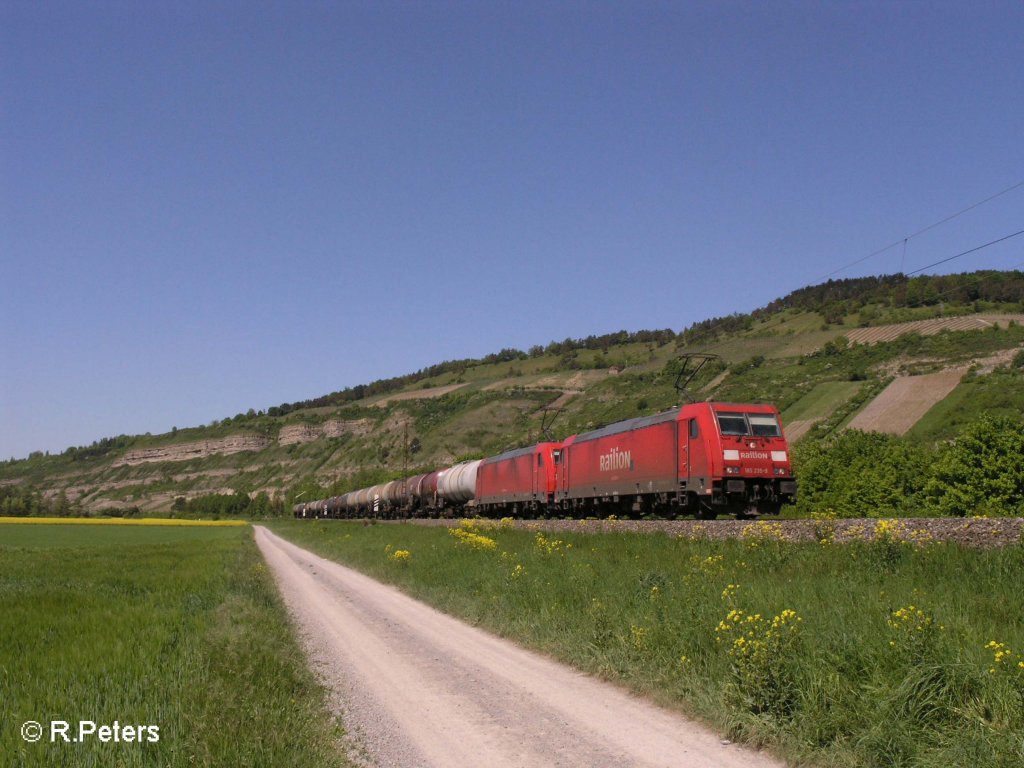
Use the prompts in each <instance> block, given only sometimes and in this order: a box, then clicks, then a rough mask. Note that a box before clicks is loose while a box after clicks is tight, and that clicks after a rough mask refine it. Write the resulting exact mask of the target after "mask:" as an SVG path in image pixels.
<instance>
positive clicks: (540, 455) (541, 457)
mask: <svg viewBox="0 0 1024 768" xmlns="http://www.w3.org/2000/svg"><path fill="white" fill-rule="evenodd" d="M537 466H538V467H543V466H544V454H543V453H538V454H537Z"/></svg>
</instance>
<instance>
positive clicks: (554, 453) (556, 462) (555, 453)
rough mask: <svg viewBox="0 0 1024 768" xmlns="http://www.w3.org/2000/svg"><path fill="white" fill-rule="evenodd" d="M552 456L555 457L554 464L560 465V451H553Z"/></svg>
mask: <svg viewBox="0 0 1024 768" xmlns="http://www.w3.org/2000/svg"><path fill="white" fill-rule="evenodd" d="M553 455H554V457H555V464H561V463H562V452H561V451H553Z"/></svg>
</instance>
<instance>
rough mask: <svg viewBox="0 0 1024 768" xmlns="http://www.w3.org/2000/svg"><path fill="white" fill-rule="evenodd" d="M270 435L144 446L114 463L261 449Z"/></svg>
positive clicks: (197, 457)
mask: <svg viewBox="0 0 1024 768" xmlns="http://www.w3.org/2000/svg"><path fill="white" fill-rule="evenodd" d="M271 442H272V441H271V440H270V438H268V437H263V436H262V435H233V436H231V437H224V438H221V439H219V440H200V441H198V442H194V443H181V444H179V445H166V446H163V447H160V448H143V449H141V450H134V451H128V452H127V453H125V455H124V456H122V457H121V458H119V459H116V460H115V461H114V463H113V466H115V467H123V466H125V465H128V466H130V467H133V466H136V465H138V464H153V463H156V462H160V461H187V460H188V459H201V458H204V457H206V456H213V455H215V454H221V455H224V454H230V453H241V452H242V451H261V450H263V449H264V448H266V447H267V446H268V445H270V444H271Z"/></svg>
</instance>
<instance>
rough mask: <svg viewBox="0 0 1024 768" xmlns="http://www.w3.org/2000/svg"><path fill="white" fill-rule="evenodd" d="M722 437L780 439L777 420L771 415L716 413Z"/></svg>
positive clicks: (780, 431)
mask: <svg viewBox="0 0 1024 768" xmlns="http://www.w3.org/2000/svg"><path fill="white" fill-rule="evenodd" d="M715 415H716V416H718V428H719V429H720V430H721V431H722V434H723V435H736V436H738V437H748V436H754V437H782V430H781V429H780V428H779V420H778V419H776V418H775V415H774V414H771V413H717V414H715Z"/></svg>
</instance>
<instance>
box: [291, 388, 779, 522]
mask: <svg viewBox="0 0 1024 768" xmlns="http://www.w3.org/2000/svg"><path fill="white" fill-rule="evenodd" d="M795 498H796V479H795V478H794V476H793V468H792V464H791V461H790V454H789V445H788V443H787V442H786V438H785V435H784V433H783V431H782V423H781V421H780V420H779V412H778V409H776V408H775V407H774V406H771V405H754V404H737V403H713V402H702V403H690V404H688V405H684V406H682V407H679V408H673V409H671V410H669V411H665V412H664V413H659V414H656V415H654V416H644V417H641V418H637V419H629V420H628V421H620V422H618V423H616V424H611V425H609V426H607V427H603V428H601V429H597V430H594V431H592V432H585V433H583V434H578V435H573V436H572V437H569V438H566V439H565V440H563V441H561V442H543V443H538V444H537V445H532V446H529V447H527V448H520V449H517V450H514V451H508V452H506V453H503V454H501V455H499V456H494V457H491V458H487V459H483V460H482V461H472V462H463V463H462V464H457V465H455V466H454V467H449V468H448V469H445V470H440V471H438V472H433V473H430V474H429V475H417V476H416V477H412V478H409V479H408V480H405V481H395V482H394V483H388V484H386V485H382V486H374V487H373V488H370V489H363V490H361V491H353V492H351V493H348V494H345V495H343V496H338V497H334V498H331V499H328V500H324V501H317V502H309V503H307V504H298V505H296V506H295V507H294V509H293V511H294V514H295V516H296V517H325V516H326V517H356V516H369V517H411V516H421V517H422V516H439V515H448V516H451V515H455V514H466V515H474V514H483V515H494V516H498V515H502V516H504V515H511V516H517V515H519V516H525V515H552V514H555V515H572V516H576V517H583V516H593V515H600V516H604V515H608V514H619V515H631V516H641V515H648V514H656V515H668V516H675V515H678V514H693V515H695V516H697V517H701V518H713V517H715V516H717V515H718V514H722V513H731V514H735V515H737V516H741V517H742V516H747V515H757V514H777V513H778V512H779V510H780V509H781V507H782V505H783V504H784V503H786V502H789V501H793V500H794V499H795Z"/></svg>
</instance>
